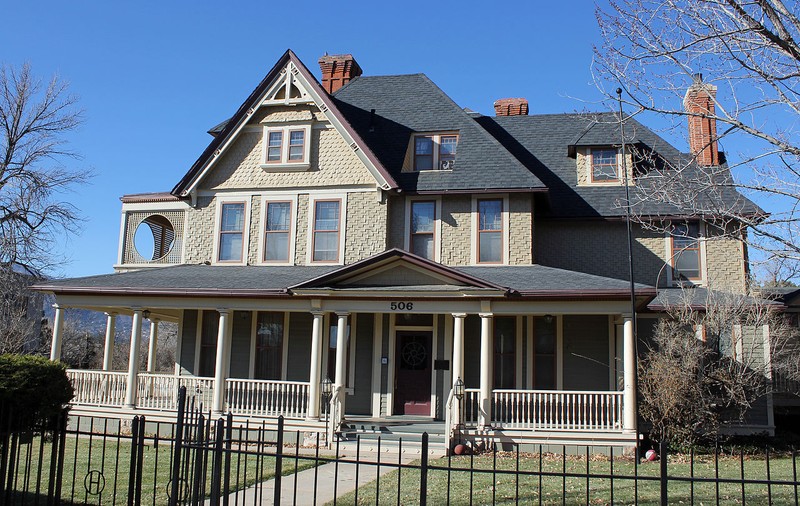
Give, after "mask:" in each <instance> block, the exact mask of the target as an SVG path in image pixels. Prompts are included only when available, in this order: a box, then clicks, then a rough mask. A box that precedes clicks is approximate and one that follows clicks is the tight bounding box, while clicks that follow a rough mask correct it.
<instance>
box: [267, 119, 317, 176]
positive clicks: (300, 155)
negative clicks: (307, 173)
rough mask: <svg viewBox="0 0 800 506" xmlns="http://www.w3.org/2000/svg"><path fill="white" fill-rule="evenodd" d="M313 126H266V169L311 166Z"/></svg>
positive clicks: (304, 167) (302, 168)
mask: <svg viewBox="0 0 800 506" xmlns="http://www.w3.org/2000/svg"><path fill="white" fill-rule="evenodd" d="M310 135H311V127H310V126H308V125H295V126H286V127H264V139H265V141H264V162H263V164H262V165H261V168H264V169H284V170H285V169H301V170H304V169H307V168H309V167H310V154H311V153H310V151H311V150H310V143H309V137H310Z"/></svg>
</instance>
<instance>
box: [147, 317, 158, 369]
mask: <svg viewBox="0 0 800 506" xmlns="http://www.w3.org/2000/svg"><path fill="white" fill-rule="evenodd" d="M157 347H158V319H157V318H153V319H151V320H150V347H149V348H148V349H147V372H149V373H154V372H156V348H157Z"/></svg>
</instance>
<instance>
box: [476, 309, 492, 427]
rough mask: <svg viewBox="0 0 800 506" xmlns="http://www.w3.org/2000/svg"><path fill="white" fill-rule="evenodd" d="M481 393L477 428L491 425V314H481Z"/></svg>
mask: <svg viewBox="0 0 800 506" xmlns="http://www.w3.org/2000/svg"><path fill="white" fill-rule="evenodd" d="M480 317H481V391H480V399H479V401H480V402H479V406H480V408H479V409H478V426H479V427H480V428H485V427H489V426H490V425H491V424H492V383H493V381H492V366H493V365H494V347H493V343H492V337H493V336H492V313H481V314H480Z"/></svg>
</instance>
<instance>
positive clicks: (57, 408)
mask: <svg viewBox="0 0 800 506" xmlns="http://www.w3.org/2000/svg"><path fill="white" fill-rule="evenodd" d="M66 370H67V368H66V365H64V364H62V363H60V362H51V361H49V360H47V359H46V358H44V357H38V356H33V355H0V411H2V412H3V413H4V415H5V418H4V419H3V420H2V427H3V428H7V427H10V426H13V428H16V429H27V428H32V427H35V426H37V425H39V424H40V423H44V422H46V421H47V420H49V419H52V418H53V417H54V416H55V415H58V414H59V413H60V412H61V411H62V410H63V409H64V405H66V404H67V403H68V402H69V401H70V400H71V399H72V395H73V390H72V385H71V384H70V382H69V379H68V378H67V372H66ZM8 417H10V419H11V420H14V422H13V423H11V424H10V423H9V418H8Z"/></svg>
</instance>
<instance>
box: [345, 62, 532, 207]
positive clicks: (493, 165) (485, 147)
mask: <svg viewBox="0 0 800 506" xmlns="http://www.w3.org/2000/svg"><path fill="white" fill-rule="evenodd" d="M333 96H334V98H335V101H336V103H337V104H338V105H339V108H340V109H341V111H342V112H343V113H344V115H345V116H346V117H347V118H348V120H349V121H350V123H351V124H352V125H353V127H354V128H355V129H356V130H357V131H358V132H359V134H360V135H361V137H362V138H363V139H364V140H365V141H366V142H367V143H368V144H369V145H370V147H371V148H372V149H373V150H374V152H375V154H376V155H377V156H378V158H379V159H380V160H381V162H383V165H384V166H385V167H387V168H389V170H390V171H391V174H392V176H393V177H394V179H395V180H396V181H397V182H398V183H399V184H400V186H401V188H402V189H403V190H404V191H407V192H411V193H414V192H416V193H444V192H451V193H455V192H459V191H461V192H469V193H475V192H482V191H526V192H531V191H546V190H547V188H546V187H545V185H544V183H542V181H541V180H540V179H539V178H538V177H537V176H536V175H534V174H532V173H531V171H530V170H528V168H527V167H525V166H524V165H523V164H522V163H520V161H519V160H518V159H517V158H515V157H514V156H513V155H512V154H511V153H509V151H508V149H506V147H504V146H503V145H502V144H501V143H500V142H498V141H497V140H496V139H495V138H494V137H492V135H490V134H489V133H488V132H487V131H486V130H485V129H483V128H482V127H481V126H480V125H479V124H478V123H477V122H476V121H475V119H474V118H473V116H471V115H470V114H469V113H467V112H466V111H464V109H462V108H461V107H460V106H459V105H458V104H456V103H455V102H454V101H453V100H452V99H451V98H450V97H449V96H447V94H445V92H444V91H442V90H441V89H440V88H439V87H438V86H436V84H435V83H433V82H432V81H431V80H430V79H429V78H428V77H427V76H425V75H424V74H409V75H397V76H360V77H357V78H355V79H353V80H352V81H350V82H349V83H348V84H347V85H345V86H343V87H342V88H341V89H339V91H337V92H336V93H334V95H333ZM431 132H458V135H459V139H458V152H457V154H456V159H455V167H454V168H453V169H452V170H426V171H418V172H408V171H406V172H404V171H403V170H402V168H403V164H404V160H405V158H406V155H407V152H408V151H409V149H411V147H410V146H411V142H410V141H411V138H412V136H413V135H414V134H417V133H431Z"/></svg>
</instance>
